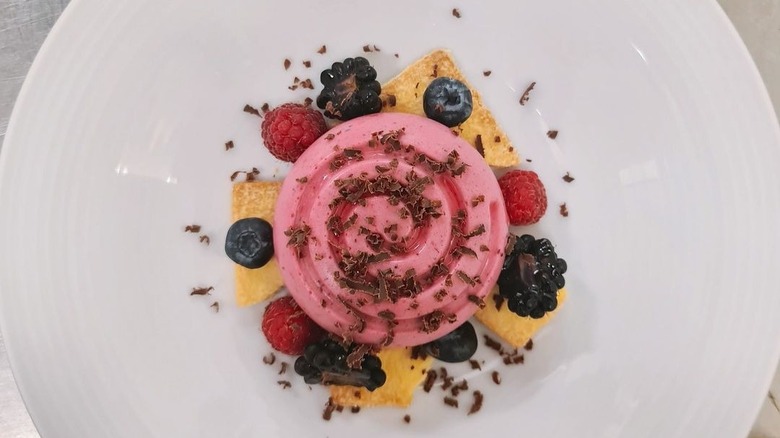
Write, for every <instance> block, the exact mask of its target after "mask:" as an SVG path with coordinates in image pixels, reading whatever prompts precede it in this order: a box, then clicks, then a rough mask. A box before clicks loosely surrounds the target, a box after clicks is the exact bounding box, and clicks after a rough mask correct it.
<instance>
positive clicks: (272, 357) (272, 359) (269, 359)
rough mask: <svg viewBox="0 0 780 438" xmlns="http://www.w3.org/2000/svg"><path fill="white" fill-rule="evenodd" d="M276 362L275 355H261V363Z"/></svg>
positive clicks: (271, 363)
mask: <svg viewBox="0 0 780 438" xmlns="http://www.w3.org/2000/svg"><path fill="white" fill-rule="evenodd" d="M274 362H276V355H275V354H273V353H268V356H263V363H264V364H266V365H273V364H274Z"/></svg>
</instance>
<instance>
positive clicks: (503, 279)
mask: <svg viewBox="0 0 780 438" xmlns="http://www.w3.org/2000/svg"><path fill="white" fill-rule="evenodd" d="M511 239H514V243H513V244H512V250H511V251H510V252H509V253H508V254H507V255H506V258H505V259H504V266H503V269H502V270H501V275H499V277H498V291H499V293H500V294H501V296H503V297H504V298H506V299H507V307H509V310H511V311H512V312H514V313H516V314H518V315H519V316H530V317H531V318H534V319H538V318H541V317H543V316H544V315H545V314H546V313H547V312H552V311H553V310H555V309H556V307H558V290H559V289H561V288H563V287H564V286H565V285H566V280H565V279H564V278H563V274H565V273H566V269H567V268H568V266H567V265H566V261H565V260H564V259H560V258H558V255H557V254H556V253H555V249H554V248H553V245H552V242H550V241H549V240H548V239H538V240H537V239H535V238H534V237H533V236H531V235H528V234H524V235H522V236H520V237H519V238H517V237H516V236H511V237H510V240H511Z"/></svg>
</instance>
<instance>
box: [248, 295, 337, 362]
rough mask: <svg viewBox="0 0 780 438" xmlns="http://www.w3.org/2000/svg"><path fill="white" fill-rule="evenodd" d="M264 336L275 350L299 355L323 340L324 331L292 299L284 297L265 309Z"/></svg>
mask: <svg viewBox="0 0 780 438" xmlns="http://www.w3.org/2000/svg"><path fill="white" fill-rule="evenodd" d="M262 329H263V334H264V335H265V338H266V339H268V342H269V343H270V344H271V347H273V348H274V349H275V350H277V351H280V352H282V353H285V354H290V355H299V354H302V353H303V349H304V347H306V346H307V345H309V344H311V343H312V342H316V341H318V340H319V339H320V338H322V335H323V334H324V331H323V330H322V329H321V328H320V327H319V326H318V325H317V324H315V323H314V321H312V320H311V318H309V316H308V315H306V313H304V312H303V309H301V307H300V306H299V305H298V303H296V302H295V300H294V299H293V298H292V297H289V296H287V297H282V298H279V299H278V300H276V301H273V302H271V304H269V305H268V307H266V308H265V313H263V323H262Z"/></svg>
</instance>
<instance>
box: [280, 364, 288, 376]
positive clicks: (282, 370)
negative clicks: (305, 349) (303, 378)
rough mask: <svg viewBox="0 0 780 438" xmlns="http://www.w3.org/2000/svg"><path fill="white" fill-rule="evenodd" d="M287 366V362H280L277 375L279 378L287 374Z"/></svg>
mask: <svg viewBox="0 0 780 438" xmlns="http://www.w3.org/2000/svg"><path fill="white" fill-rule="evenodd" d="M288 366H289V364H288V363H287V362H282V363H281V366H280V367H279V375H280V376H281V375H282V374H284V373H286V372H287V367H288Z"/></svg>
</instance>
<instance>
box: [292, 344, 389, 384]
mask: <svg viewBox="0 0 780 438" xmlns="http://www.w3.org/2000/svg"><path fill="white" fill-rule="evenodd" d="M356 348H358V347H357V346H355V345H353V346H351V347H350V348H349V349H345V348H344V347H342V346H341V345H340V344H339V343H338V342H336V341H334V340H332V339H324V340H322V341H320V342H316V343H314V344H309V345H307V346H306V348H305V349H304V350H303V356H300V357H298V359H296V361H295V367H294V368H295V372H296V373H298V374H299V375H301V376H303V380H304V381H305V382H306V383H308V384H310V385H314V384H323V385H349V386H362V387H364V388H366V389H367V390H369V391H373V390H375V389H377V388H379V387H380V386H382V385H384V384H385V380H387V376H386V375H385V372H384V371H382V361H381V360H379V358H378V357H376V356H372V355H369V354H366V355H365V356H363V357H362V359H361V362H360V367H359V368H350V367H349V365H347V357H348V356H349V354H350V353H352V352H354V351H355V349H356Z"/></svg>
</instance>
